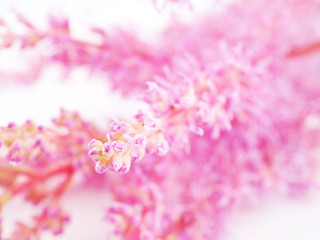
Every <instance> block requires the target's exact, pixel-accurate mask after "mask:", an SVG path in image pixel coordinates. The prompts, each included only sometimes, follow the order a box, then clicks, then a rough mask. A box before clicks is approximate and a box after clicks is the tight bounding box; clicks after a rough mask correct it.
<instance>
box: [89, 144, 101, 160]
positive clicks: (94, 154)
mask: <svg viewBox="0 0 320 240" xmlns="http://www.w3.org/2000/svg"><path fill="white" fill-rule="evenodd" d="M89 156H90V157H92V158H93V159H99V158H100V157H101V149H100V148H98V147H95V148H92V149H91V150H90V151H89Z"/></svg>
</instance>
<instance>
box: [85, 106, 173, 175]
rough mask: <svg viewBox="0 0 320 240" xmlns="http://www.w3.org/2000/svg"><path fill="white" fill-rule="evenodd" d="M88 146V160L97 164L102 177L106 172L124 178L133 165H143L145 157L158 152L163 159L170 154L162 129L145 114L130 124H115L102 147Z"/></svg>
mask: <svg viewBox="0 0 320 240" xmlns="http://www.w3.org/2000/svg"><path fill="white" fill-rule="evenodd" d="M88 146H89V156H90V157H91V158H92V159H93V160H94V161H95V162H96V167H95V169H96V172H97V173H100V174H101V173H104V172H105V171H106V170H107V169H109V170H110V171H113V172H119V173H122V174H124V173H126V172H128V171H129V169H130V167H131V163H132V162H137V161H140V160H141V159H142V158H143V157H144V155H145V154H146V153H153V152H156V153H157V154H158V155H159V156H164V155H165V154H166V153H167V151H168V143H167V141H166V140H165V138H164V135H163V133H162V130H161V128H160V127H158V125H157V123H156V122H155V120H153V119H152V118H150V117H149V116H147V115H145V114H143V113H142V112H140V113H138V114H137V115H136V116H135V121H134V122H133V123H131V124H130V123H127V122H123V121H120V120H118V119H116V120H114V121H113V122H112V124H111V132H110V133H108V134H107V141H106V142H104V143H102V142H101V141H99V140H96V139H93V140H92V141H91V142H90V143H89V145H88Z"/></svg>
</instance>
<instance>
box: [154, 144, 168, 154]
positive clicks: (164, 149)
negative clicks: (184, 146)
mask: <svg viewBox="0 0 320 240" xmlns="http://www.w3.org/2000/svg"><path fill="white" fill-rule="evenodd" d="M156 152H157V154H158V155H159V156H161V157H163V156H164V155H166V153H167V152H168V143H167V142H163V143H160V144H159V145H158V146H157V148H156Z"/></svg>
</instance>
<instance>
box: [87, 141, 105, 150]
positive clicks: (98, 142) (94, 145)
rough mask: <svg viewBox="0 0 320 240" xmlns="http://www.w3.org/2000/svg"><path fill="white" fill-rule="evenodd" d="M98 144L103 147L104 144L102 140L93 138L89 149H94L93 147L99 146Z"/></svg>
mask: <svg viewBox="0 0 320 240" xmlns="http://www.w3.org/2000/svg"><path fill="white" fill-rule="evenodd" d="M98 146H99V147H102V146H103V144H102V142H101V141H98V140H96V139H92V140H91V141H90V143H89V144H88V147H89V149H92V148H94V147H98Z"/></svg>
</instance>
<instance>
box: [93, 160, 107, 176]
mask: <svg viewBox="0 0 320 240" xmlns="http://www.w3.org/2000/svg"><path fill="white" fill-rule="evenodd" d="M95 170H96V172H97V173H99V174H102V173H104V172H105V171H106V170H107V168H106V165H105V164H102V163H101V162H100V161H99V162H97V163H96V167H95Z"/></svg>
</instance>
